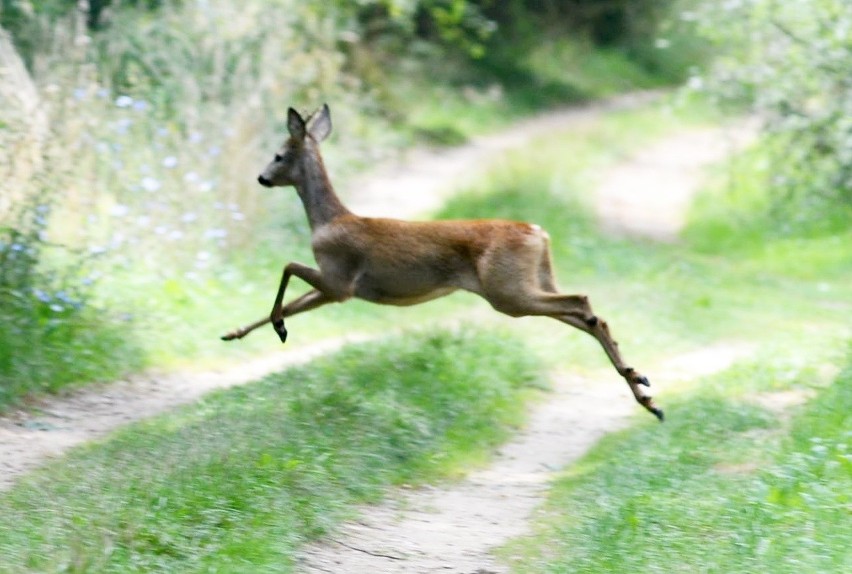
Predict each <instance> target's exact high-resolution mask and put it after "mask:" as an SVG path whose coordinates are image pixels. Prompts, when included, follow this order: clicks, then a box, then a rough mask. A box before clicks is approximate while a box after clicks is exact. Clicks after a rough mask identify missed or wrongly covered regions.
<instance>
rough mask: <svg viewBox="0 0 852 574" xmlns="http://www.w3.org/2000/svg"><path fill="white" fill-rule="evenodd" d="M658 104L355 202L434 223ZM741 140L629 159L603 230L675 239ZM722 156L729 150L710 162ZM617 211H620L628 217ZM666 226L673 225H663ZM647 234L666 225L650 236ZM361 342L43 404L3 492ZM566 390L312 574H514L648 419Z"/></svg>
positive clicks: (563, 126)
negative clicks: (575, 463)
mask: <svg viewBox="0 0 852 574" xmlns="http://www.w3.org/2000/svg"><path fill="white" fill-rule="evenodd" d="M653 97H655V96H654V95H653V94H643V95H639V96H635V95H634V96H630V97H625V98H619V99H615V100H613V101H611V102H607V103H604V104H597V105H595V106H590V107H587V108H580V109H572V110H566V111H562V112H553V113H548V114H544V115H542V116H539V117H537V118H533V119H532V120H528V121H526V122H521V123H520V124H517V125H515V126H512V128H510V129H509V130H507V131H506V132H503V133H498V134H494V135H491V136H487V137H483V138H478V139H476V140H474V141H473V142H471V143H470V144H469V145H466V146H463V147H461V148H459V149H456V150H450V151H432V152H428V151H418V152H414V153H413V154H410V156H409V157H408V158H407V162H406V163H405V164H404V165H401V166H395V167H392V168H388V169H386V170H385V171H384V172H383V173H379V174H373V175H372V176H371V177H370V178H368V179H364V180H362V181H360V182H358V184H357V186H356V185H353V186H352V189H358V190H359V192H358V196H357V197H351V198H347V201H348V202H349V204H350V205H351V206H352V208H353V210H354V211H356V212H358V213H362V214H364V215H393V216H398V217H412V216H417V215H421V214H423V213H428V212H429V211H432V210H434V209H436V208H437V207H438V206H440V205H441V203H442V202H443V200H444V199H445V197H446V194H448V193H450V192H451V191H452V188H453V185H457V184H458V183H459V181H463V178H464V177H465V176H466V174H467V173H468V172H471V171H473V172H476V171H477V170H478V169H479V168H481V167H482V166H483V165H484V164H485V163H486V162H488V161H491V160H492V158H493V156H494V155H495V152H499V151H503V150H508V149H512V148H516V147H520V146H523V145H525V144H527V143H528V142H530V141H531V140H533V139H534V138H536V137H539V136H541V135H544V134H546V133H552V132H558V131H564V130H568V129H572V128H576V127H579V126H580V125H582V124H584V123H586V122H591V121H594V120H595V119H596V118H598V117H599V116H600V115H601V114H602V113H605V112H607V111H610V110H612V109H618V108H625V107H631V106H634V105H639V104H641V103H644V102H647V101H648V100H649V99H650V98H653ZM730 141H731V140H730V138H729V136H728V135H726V132H724V131H722V130H709V131H708V130H697V131H695V132H685V133H682V134H679V135H675V136H674V137H673V138H671V139H669V140H665V141H663V142H660V144H658V145H657V146H651V147H649V148H648V149H646V150H645V151H643V152H641V153H640V154H637V156H636V157H634V158H629V159H628V160H626V161H625V162H624V163H623V165H621V166H618V167H617V168H616V169H614V170H613V171H612V172H610V173H609V174H608V175H607V177H606V179H605V181H604V182H603V183H602V185H601V187H600V193H599V194H598V195H597V202H596V205H597V209H598V211H599V215H600V217H601V220H602V222H603V223H604V224H605V225H606V226H607V227H608V228H609V229H610V230H612V231H613V232H617V233H629V234H640V235H649V236H651V237H653V238H658V239H659V238H662V239H671V238H672V237H674V236H676V234H677V232H678V230H679V229H680V225H682V219H683V213H684V210H685V206H686V205H687V204H688V201H689V198H690V197H691V195H692V193H694V191H695V190H696V188H697V185H698V183H699V182H700V177H699V175H696V173H698V171H699V170H700V168H701V167H702V166H704V165H707V164H708V163H711V162H713V161H716V160H717V159H720V158H721V157H722V156H723V155H724V153H725V151H726V150H728V149H731V148H730V147H726V146H728V143H729V142H730ZM733 141H734V142H739V143H742V141H745V138H741V137H740V136H737V137H736V138H735V139H734V140H733ZM709 149H714V150H716V151H715V152H714V153H707V152H708V150H709ZM400 190H405V193H404V194H400ZM638 198H644V199H645V201H641V200H638V201H637V199H638ZM617 205H620V206H621V207H618V208H615V206H617ZM672 206H674V207H672ZM662 213H665V214H666V215H665V216H664V217H662V216H661V214H662ZM642 221H653V222H654V223H653V225H650V226H641V225H639V226H637V223H636V222H642ZM352 340H353V339H351V338H350V339H347V340H335V341H329V342H325V343H322V344H317V345H313V346H300V347H293V348H292V349H291V350H287V351H284V352H278V353H276V354H275V355H274V356H270V357H261V358H258V359H255V360H252V361H248V362H245V363H242V364H240V365H237V366H234V367H231V368H228V369H221V370H217V371H212V372H205V373H198V372H187V373H174V374H169V375H165V376H157V375H145V376H139V377H136V378H134V379H133V380H129V381H122V382H119V383H115V384H111V385H108V386H100V387H93V388H87V389H84V390H81V391H79V392H76V393H73V394H72V395H70V396H66V397H53V398H47V399H44V400H43V401H41V402H40V403H38V404H37V405H35V406H33V407H32V408H30V409H28V410H26V411H20V412H16V413H12V414H10V415H7V416H6V417H2V418H0V490H3V489H6V488H8V487H9V486H11V485H12V484H14V481H15V480H16V478H17V477H19V476H21V475H22V474H23V473H25V472H27V471H29V470H31V469H33V468H35V467H37V466H38V465H40V464H42V463H43V462H44V461H45V460H47V459H48V458H50V457H53V456H56V455H59V454H61V453H62V452H64V451H66V450H67V449H69V448H70V447H72V446H74V445H77V444H80V443H83V442H86V441H89V440H93V439H96V438H99V437H102V436H104V435H106V434H108V433H109V432H111V431H113V430H115V429H116V428H118V427H120V426H122V425H125V424H127V423H129V422H132V421H136V420H140V419H143V418H146V417H150V416H153V415H156V414H159V413H162V412H165V411H167V410H170V409H172V408H174V407H175V406H177V405H180V404H185V403H189V402H192V401H194V400H196V399H197V398H198V397H200V396H201V395H203V394H204V393H206V392H208V391H210V390H213V389H217V388H223V387H228V386H232V385H238V384H243V383H246V382H249V381H252V380H256V379H258V378H260V377H262V376H264V375H266V374H269V373H272V372H275V371H278V370H280V369H282V368H283V367H285V366H287V365H292V364H296V363H301V362H305V361H308V360H310V359H311V358H313V357H315V356H317V355H319V354H322V353H324V352H328V351H329V350H332V349H334V348H337V347H339V346H341V345H343V344H345V343H347V342H350V341H352ZM748 351H749V350H748V348H747V347H744V346H741V345H725V346H718V347H712V348H709V349H705V350H703V351H701V352H698V353H691V354H688V355H683V356H678V357H673V358H671V359H670V360H668V361H667V362H665V363H663V364H661V365H656V366H650V368H648V367H646V369H647V371H648V373H649V374H652V375H654V374H657V373H665V377H664V378H662V379H661V378H660V377H659V376H656V377H654V378H653V379H652V380H653V383H654V391H655V392H657V393H658V392H659V391H660V389H665V388H666V387H667V385H671V384H674V383H675V382H677V381H678V380H683V379H690V378H694V377H696V376H699V375H701V374H706V373H709V372H714V371H717V370H720V369H723V368H725V367H726V366H728V365H729V364H730V363H731V362H732V361H734V360H736V359H737V358H738V357H740V356H743V355H744V354H746V353H748ZM554 386H555V388H554V391H553V393H552V395H548V400H547V402H546V403H544V404H541V405H539V406H538V407H537V408H536V409H535V410H534V412H533V413H531V418H530V424H529V425H528V427H527V428H526V429H525V430H524V431H522V432H521V433H520V434H519V435H518V437H517V438H516V439H515V440H514V441H512V442H511V443H509V444H508V445H505V446H504V447H503V448H502V449H501V451H500V453H499V454H498V455H497V457H496V459H495V460H494V462H493V463H492V464H491V465H490V466H489V467H488V468H486V469H482V470H480V471H477V472H474V473H473V474H471V475H470V476H469V477H468V478H466V479H465V480H463V481H461V482H459V483H457V484H453V485H449V486H446V487H441V488H427V489H420V490H417V491H412V492H407V493H401V494H400V495H399V496H397V497H394V498H393V499H392V500H390V501H389V502H388V503H386V504H382V505H378V506H375V507H369V508H365V509H363V518H362V519H361V520H359V521H358V522H357V523H352V524H348V525H346V526H345V527H344V528H343V529H342V530H341V532H340V533H339V534H338V535H337V536H336V537H335V538H334V539H333V540H328V541H325V542H323V543H320V544H315V545H313V546H311V547H309V548H307V549H306V551H305V553H304V555H303V560H302V568H303V570H304V571H305V572H309V573H314V572H334V573H344V574H348V573H354V574H358V573H362V572H363V573H367V572H370V573H380V572H405V573H407V574H416V573H421V572H423V573H427V572H429V573H431V572H447V573H459V574H474V573H480V574H484V573H488V572H495V573H496V572H504V571H505V569H504V567H503V566H501V565H500V564H499V563H497V562H496V561H495V560H494V558H493V557H492V555H491V554H490V551H491V549H493V548H494V547H496V546H498V545H500V544H501V543H503V542H504V541H506V540H508V539H509V538H511V537H514V536H517V535H519V534H521V533H523V532H524V531H525V529H526V528H527V521H528V519H529V517H530V514H531V512H532V510H533V509H534V508H535V507H536V506H537V505H538V504H539V503H540V502H541V500H542V496H543V493H544V491H545V489H546V488H547V484H548V481H549V480H550V478H551V472H552V471H553V470H555V469H558V468H561V467H563V466H564V465H566V464H568V463H570V462H571V461H572V460H575V459H576V458H577V457H579V456H581V455H582V454H583V453H585V452H586V451H587V450H588V448H590V447H591V446H592V445H593V444H594V443H595V441H597V440H598V438H600V437H601V436H602V435H604V434H605V433H607V432H611V431H612V430H615V429H617V428H620V427H621V426H622V425H624V424H625V421H626V419H627V417H628V416H629V415H630V414H631V413H633V412H636V411H637V409H638V407H637V406H636V405H635V403H633V402H632V400H630V396H629V390H628V389H627V387H626V386H625V385H624V384H623V383H621V384H620V383H619V381H618V380H617V377H614V376H613V373H612V372H610V371H606V372H603V373H601V376H600V377H594V380H592V379H587V380H583V379H580V378H579V377H577V376H576V375H571V374H567V373H566V374H562V375H560V376H557V377H556V380H555V382H554Z"/></svg>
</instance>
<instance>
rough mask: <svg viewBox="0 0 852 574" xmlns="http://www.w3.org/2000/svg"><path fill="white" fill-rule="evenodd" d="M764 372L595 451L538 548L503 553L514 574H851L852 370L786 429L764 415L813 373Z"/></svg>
mask: <svg viewBox="0 0 852 574" xmlns="http://www.w3.org/2000/svg"><path fill="white" fill-rule="evenodd" d="M765 364H766V363H760V364H748V365H739V366H736V367H734V368H732V369H731V370H729V371H727V372H725V373H722V374H720V375H718V376H715V377H713V378H711V379H709V380H705V381H703V382H702V385H701V389H700V391H699V392H694V393H690V394H688V395H686V396H683V397H681V398H680V399H679V400H678V401H677V402H676V403H675V404H673V405H672V406H671V407H670V412H673V413H677V416H674V417H672V418H671V420H670V421H669V422H667V423H666V424H667V426H666V428H665V430H664V432H661V431H660V428H659V427H657V426H652V425H645V424H643V425H641V426H637V427H634V428H631V429H629V430H627V431H624V432H622V433H619V434H617V435H613V436H610V437H607V438H606V439H604V440H603V441H602V442H601V444H600V445H599V446H598V447H597V448H596V449H595V450H594V452H593V453H591V454H590V455H589V456H587V457H586V458H585V459H583V460H582V461H581V462H580V463H578V464H577V465H575V466H574V467H572V468H570V469H568V470H567V471H566V473H565V475H564V476H563V477H562V478H561V479H560V480H559V482H558V484H557V485H556V487H555V489H554V490H553V492H552V495H551V498H550V500H549V502H548V504H547V506H546V508H545V510H544V513H543V514H542V515H541V520H540V532H539V533H538V535H537V536H536V537H535V538H534V539H527V540H521V541H519V542H516V543H514V544H513V545H512V548H511V552H510V554H519V553H522V554H523V555H524V556H523V558H522V559H517V561H516V564H515V569H514V571H516V572H550V573H555V572H629V571H643V572H655V571H666V572H791V573H792V572H815V573H816V572H819V573H822V572H846V571H849V569H850V567H852V551H850V548H852V520H850V502H852V498H850V494H849V493H850V492H852V460H850V454H849V447H848V441H849V438H850V435H849V429H850V428H852V427H851V426H850V425H852V360H850V361H849V362H848V363H847V366H846V369H845V370H844V371H843V373H842V374H841V375H840V376H839V377H837V379H836V380H835V381H834V383H833V384H832V385H831V386H829V387H828V388H823V389H820V390H819V394H818V396H817V397H816V398H815V399H814V400H812V401H811V402H810V403H809V404H808V405H807V406H806V407H805V408H804V409H802V410H801V411H800V412H798V413H797V414H796V415H795V416H794V417H793V419H792V421H789V419H788V415H787V414H779V412H778V411H777V410H767V408H766V405H771V404H773V397H780V398H784V397H790V396H791V393H793V395H792V396H795V393H802V392H803V390H804V389H809V388H812V386H813V378H812V375H813V372H812V371H809V370H807V369H805V370H800V371H798V372H796V371H793V373H794V374H793V376H790V374H789V372H787V373H782V372H781V371H780V369H778V368H774V369H773V368H766V366H765ZM775 364H776V366H777V364H778V361H777V359H776V360H775ZM814 366H816V365H814ZM784 367H791V366H790V365H784ZM758 390H762V391H763V392H762V393H757V394H755V391H758ZM769 391H771V392H769ZM779 391H786V393H782V394H778V393H779ZM761 399H763V400H761ZM761 405H764V406H761ZM776 409H777V407H776Z"/></svg>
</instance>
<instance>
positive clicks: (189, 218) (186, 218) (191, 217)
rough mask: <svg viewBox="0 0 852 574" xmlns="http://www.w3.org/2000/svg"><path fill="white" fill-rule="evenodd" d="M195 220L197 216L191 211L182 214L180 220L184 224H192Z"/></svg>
mask: <svg viewBox="0 0 852 574" xmlns="http://www.w3.org/2000/svg"><path fill="white" fill-rule="evenodd" d="M196 219H198V216H197V215H196V214H195V213H194V212H192V211H188V212H186V213H184V214H183V215H182V216H181V218H180V220H181V221H183V222H184V223H192V222H193V221H195V220H196Z"/></svg>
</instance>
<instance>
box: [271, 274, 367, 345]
mask: <svg viewBox="0 0 852 574" xmlns="http://www.w3.org/2000/svg"><path fill="white" fill-rule="evenodd" d="M292 276H296V277H298V278H299V279H301V280H302V281H304V282H305V283H307V284H308V285H310V286H311V287H313V288H314V291H310V292H308V293H306V294H305V295H303V296H302V297H300V298H298V299H296V300H295V301H293V302H292V303H291V304H289V305H287V306H286V307H282V306H281V302H282V301H283V300H284V292H285V291H286V290H287V284H288V283H289V282H290V277H292ZM343 284H345V283H344V282H342V281H337V282H335V281H331V282H329V281H327V280H326V278H325V277H324V276H323V275H322V273H321V272H320V271H319V270H318V269H314V268H312V267H308V266H307V265H302V264H301V263H289V264H287V266H286V267H284V272H283V273H282V275H281V284H280V285H279V287H278V293H277V294H276V295H275V303H274V304H273V305H272V312H271V313H270V314H269V321H270V322H271V323H272V327H273V328H274V329H275V332H276V333H278V337H279V338H280V339H281V342H282V343H284V342H285V341H286V340H287V329H286V328H285V327H284V317H289V316H290V315H295V314H296V313H300V312H302V311H308V310H310V309H314V308H316V307H319V306H320V305H325V304H326V303H331V302H333V301H344V300H346V299H348V298H349V297H351V296H352V286H351V285H349V286H348V288H345V289H341V288H336V289H335V288H334V287H335V286H338V285H343Z"/></svg>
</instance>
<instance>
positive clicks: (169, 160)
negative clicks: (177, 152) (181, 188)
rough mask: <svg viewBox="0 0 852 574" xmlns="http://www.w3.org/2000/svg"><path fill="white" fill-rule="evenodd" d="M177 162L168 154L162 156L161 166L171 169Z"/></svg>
mask: <svg viewBox="0 0 852 574" xmlns="http://www.w3.org/2000/svg"><path fill="white" fill-rule="evenodd" d="M177 164H178V159H177V158H176V157H175V156H173V155H170V156H168V157H165V158H163V167H165V168H167V169H172V168H173V167H175V166H176V165H177Z"/></svg>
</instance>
